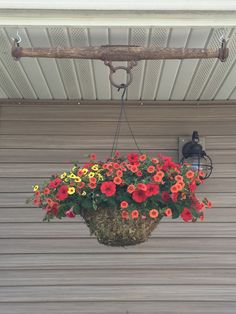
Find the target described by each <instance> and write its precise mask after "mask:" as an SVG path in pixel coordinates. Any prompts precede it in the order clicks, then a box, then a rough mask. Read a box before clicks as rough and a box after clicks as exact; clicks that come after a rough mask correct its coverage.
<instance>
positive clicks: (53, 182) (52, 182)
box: [48, 178, 61, 189]
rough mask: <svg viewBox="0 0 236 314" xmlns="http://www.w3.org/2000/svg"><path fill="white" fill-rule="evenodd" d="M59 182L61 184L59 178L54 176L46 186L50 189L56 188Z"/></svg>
mask: <svg viewBox="0 0 236 314" xmlns="http://www.w3.org/2000/svg"><path fill="white" fill-rule="evenodd" d="M60 184H61V179H59V178H56V179H55V180H53V181H51V182H50V183H49V184H48V187H49V188H50V189H55V188H57V187H58V186H59V185H60Z"/></svg>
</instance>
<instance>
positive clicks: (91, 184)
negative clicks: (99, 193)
mask: <svg viewBox="0 0 236 314" xmlns="http://www.w3.org/2000/svg"><path fill="white" fill-rule="evenodd" d="M88 186H89V187H90V189H95V188H96V186H97V184H96V183H92V182H90V183H89V185H88Z"/></svg>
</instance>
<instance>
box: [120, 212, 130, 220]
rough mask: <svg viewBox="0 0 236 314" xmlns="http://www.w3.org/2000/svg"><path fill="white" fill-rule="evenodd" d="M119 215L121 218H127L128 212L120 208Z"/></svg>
mask: <svg viewBox="0 0 236 314" xmlns="http://www.w3.org/2000/svg"><path fill="white" fill-rule="evenodd" d="M121 217H122V218H123V219H129V213H128V212H127V210H122V212H121Z"/></svg>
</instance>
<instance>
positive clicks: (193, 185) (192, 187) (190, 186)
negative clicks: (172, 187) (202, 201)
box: [188, 181, 197, 192]
mask: <svg viewBox="0 0 236 314" xmlns="http://www.w3.org/2000/svg"><path fill="white" fill-rule="evenodd" d="M188 187H189V190H190V192H194V191H195V190H196V188H197V185H196V183H195V182H194V181H193V182H191V183H190V184H189V186H188Z"/></svg>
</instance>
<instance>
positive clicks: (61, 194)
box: [56, 185, 68, 201]
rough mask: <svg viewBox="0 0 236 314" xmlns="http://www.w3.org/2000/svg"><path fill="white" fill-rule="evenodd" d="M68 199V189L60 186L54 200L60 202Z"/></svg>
mask: <svg viewBox="0 0 236 314" xmlns="http://www.w3.org/2000/svg"><path fill="white" fill-rule="evenodd" d="M67 197H68V187H67V186H66V185H62V186H61V187H60V189H59V190H58V192H57V194H56V198H57V199H58V200H60V201H64V200H65V199H66V198H67Z"/></svg>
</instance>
